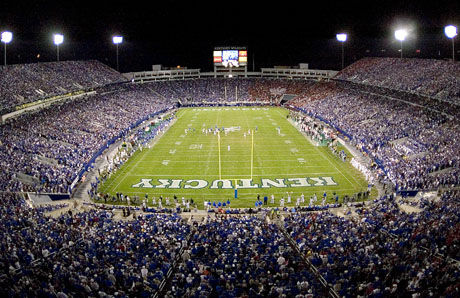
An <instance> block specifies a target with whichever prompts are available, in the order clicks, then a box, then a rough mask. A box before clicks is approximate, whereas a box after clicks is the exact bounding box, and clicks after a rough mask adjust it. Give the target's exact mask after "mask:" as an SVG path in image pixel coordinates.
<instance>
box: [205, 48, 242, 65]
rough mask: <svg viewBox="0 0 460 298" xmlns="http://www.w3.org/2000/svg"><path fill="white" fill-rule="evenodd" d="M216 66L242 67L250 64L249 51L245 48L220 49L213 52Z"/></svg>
mask: <svg viewBox="0 0 460 298" xmlns="http://www.w3.org/2000/svg"><path fill="white" fill-rule="evenodd" d="M212 56H213V62H214V66H223V67H240V66H246V65H247V64H248V51H247V49H246V48H245V47H218V48H214V51H213V55H212Z"/></svg>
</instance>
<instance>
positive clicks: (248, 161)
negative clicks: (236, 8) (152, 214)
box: [99, 107, 367, 209]
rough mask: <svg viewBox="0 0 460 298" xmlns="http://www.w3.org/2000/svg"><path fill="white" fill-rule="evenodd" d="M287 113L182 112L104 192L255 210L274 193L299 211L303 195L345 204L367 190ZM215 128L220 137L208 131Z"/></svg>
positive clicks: (219, 109)
mask: <svg viewBox="0 0 460 298" xmlns="http://www.w3.org/2000/svg"><path fill="white" fill-rule="evenodd" d="M288 114H289V111H288V110H286V109H283V108H268V107H254V108H253V107H216V108H183V109H180V110H178V111H177V113H176V118H177V120H176V122H175V123H174V124H173V125H172V126H171V127H170V128H169V129H168V130H167V132H166V133H165V134H164V135H163V136H162V137H161V138H159V139H158V140H155V144H154V145H153V146H152V147H151V148H150V149H144V150H142V151H138V152H136V153H135V154H134V155H133V156H132V157H131V158H130V160H129V161H128V162H127V163H125V164H124V165H123V166H122V167H121V168H120V169H119V170H118V171H117V172H115V173H113V174H112V175H111V177H110V178H109V179H107V181H105V183H104V184H103V185H102V186H101V187H100V188H99V191H100V192H103V193H109V194H111V195H114V194H115V193H116V192H122V193H123V194H125V195H129V196H130V197H132V196H135V195H137V196H139V197H140V198H143V197H144V195H145V194H146V193H147V194H148V196H149V203H151V199H152V197H156V198H158V197H159V196H160V195H161V196H163V197H171V198H172V196H174V195H176V196H177V197H178V198H181V197H185V198H186V199H190V198H193V200H194V201H195V202H196V203H197V206H198V208H199V209H203V208H204V205H203V202H204V201H205V200H206V201H211V202H216V203H217V202H219V201H221V202H227V201H228V200H229V201H230V202H231V204H230V207H232V208H237V207H254V203H255V201H256V198H257V195H258V194H259V195H260V197H261V199H263V197H264V196H268V197H269V202H270V196H271V195H272V194H274V196H275V205H270V206H279V200H280V198H281V197H284V198H285V200H286V204H285V205H287V206H289V205H291V206H294V205H295V202H296V198H297V197H299V196H300V195H301V194H302V193H303V194H304V196H305V203H304V204H303V205H305V204H308V203H309V198H310V196H312V195H313V194H315V193H316V195H317V196H318V201H317V202H316V203H317V204H320V203H321V197H322V195H323V193H324V191H326V192H327V195H328V201H329V202H331V201H332V194H333V192H336V193H337V194H339V197H340V201H341V200H342V197H343V195H345V194H348V195H352V194H354V193H357V192H360V191H365V190H367V182H366V180H365V179H364V177H363V176H362V175H361V174H360V173H359V172H358V171H357V170H356V169H354V168H353V167H352V166H351V165H350V163H349V162H343V161H341V160H340V159H339V158H338V157H336V156H335V155H333V154H332V153H331V152H330V150H329V149H328V148H327V147H318V146H314V145H312V143H310V141H309V140H308V139H307V138H306V137H305V136H304V135H302V134H301V133H300V132H299V131H298V130H297V128H296V127H294V126H293V125H292V124H291V123H290V122H289V121H288V120H287V115H288ZM216 127H217V128H219V129H220V132H219V133H214V132H208V133H205V132H203V129H205V130H206V129H208V131H209V129H215V128H216ZM348 156H349V158H348V159H351V156H350V154H349V153H348ZM235 188H236V189H237V195H238V198H236V199H235V198H234V196H235ZM288 195H290V196H291V197H292V202H291V204H287V196H288ZM157 201H158V200H157ZM179 201H181V200H179ZM171 202H172V199H171ZM149 205H151V204H149ZM163 205H164V203H163Z"/></svg>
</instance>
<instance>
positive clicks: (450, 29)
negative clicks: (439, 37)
mask: <svg viewBox="0 0 460 298" xmlns="http://www.w3.org/2000/svg"><path fill="white" fill-rule="evenodd" d="M444 34H445V35H446V36H447V38H450V39H452V61H455V42H454V39H455V36H457V27H455V26H454V25H449V26H446V27H444Z"/></svg>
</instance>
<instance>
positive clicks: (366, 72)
mask: <svg viewBox="0 0 460 298" xmlns="http://www.w3.org/2000/svg"><path fill="white" fill-rule="evenodd" d="M336 78H337V79H341V80H348V81H352V82H356V83H360V84H369V85H375V86H380V87H386V88H389V89H395V90H402V91H408V92H413V93H416V94H420V95H424V96H429V97H433V98H437V99H441V100H443V101H449V102H453V103H455V104H456V105H459V104H460V63H459V62H452V61H451V60H449V61H448V60H434V59H414V58H406V59H400V58H364V59H361V60H359V61H357V62H355V63H353V64H352V65H350V66H348V67H347V68H345V69H344V70H342V71H341V72H340V73H339V74H338V75H337V76H336Z"/></svg>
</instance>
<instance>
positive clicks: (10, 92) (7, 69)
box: [0, 61, 126, 114]
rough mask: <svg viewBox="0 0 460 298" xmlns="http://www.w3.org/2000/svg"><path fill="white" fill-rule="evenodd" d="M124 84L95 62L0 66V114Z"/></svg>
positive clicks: (113, 72) (112, 72) (121, 78)
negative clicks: (45, 99)
mask: <svg viewBox="0 0 460 298" xmlns="http://www.w3.org/2000/svg"><path fill="white" fill-rule="evenodd" d="M123 81H126V79H125V78H124V77H123V76H122V75H121V74H120V73H118V72H116V71H115V70H113V69H111V68H110V67H108V66H106V65H104V64H102V63H100V62H98V61H63V62H46V63H32V64H16V65H7V66H0V113H1V114H4V113H5V112H9V111H11V110H14V108H15V107H17V106H20V105H23V104H27V103H31V102H34V101H37V100H39V99H43V98H48V97H51V96H55V95H61V94H66V93H70V92H73V91H80V90H86V89H91V88H96V87H100V86H104V85H107V84H111V83H118V82H123Z"/></svg>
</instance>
